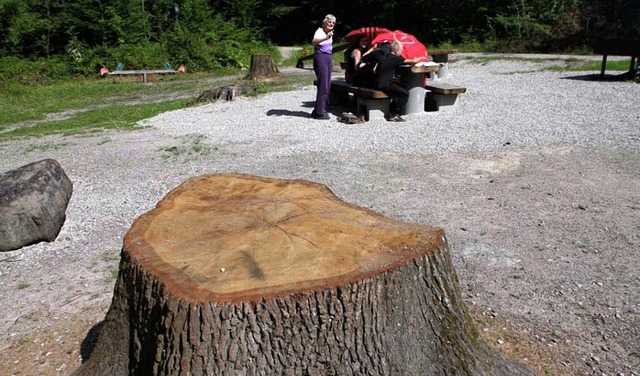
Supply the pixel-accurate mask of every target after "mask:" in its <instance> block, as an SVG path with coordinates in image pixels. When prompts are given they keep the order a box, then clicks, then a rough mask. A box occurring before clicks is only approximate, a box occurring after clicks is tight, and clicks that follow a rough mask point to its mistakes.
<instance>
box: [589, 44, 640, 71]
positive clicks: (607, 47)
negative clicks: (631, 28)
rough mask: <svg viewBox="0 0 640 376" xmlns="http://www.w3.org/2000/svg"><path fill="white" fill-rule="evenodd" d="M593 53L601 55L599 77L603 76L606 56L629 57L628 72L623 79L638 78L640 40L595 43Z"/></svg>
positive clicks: (639, 69)
mask: <svg viewBox="0 0 640 376" xmlns="http://www.w3.org/2000/svg"><path fill="white" fill-rule="evenodd" d="M593 52H594V53H595V54H597V55H602V66H601V68H600V76H601V77H602V76H604V71H605V68H606V66H607V56H609V55H615V56H630V57H631V62H630V64H629V71H628V72H627V73H625V77H626V78H629V79H633V78H634V77H635V78H636V79H638V78H640V67H639V66H638V59H639V58H640V39H609V40H603V41H600V42H598V43H596V44H595V45H594V46H593Z"/></svg>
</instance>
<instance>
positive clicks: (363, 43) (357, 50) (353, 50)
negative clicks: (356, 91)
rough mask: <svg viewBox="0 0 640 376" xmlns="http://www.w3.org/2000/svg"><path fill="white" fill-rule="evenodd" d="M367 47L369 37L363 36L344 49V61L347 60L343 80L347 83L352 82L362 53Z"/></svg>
mask: <svg viewBox="0 0 640 376" xmlns="http://www.w3.org/2000/svg"><path fill="white" fill-rule="evenodd" d="M368 48H369V38H367V37H366V36H363V37H361V38H360V39H358V40H357V41H356V42H355V43H354V44H352V45H351V46H350V47H349V48H347V49H346V50H345V51H344V61H346V62H347V68H346V69H345V72H344V80H345V81H347V82H348V83H350V84H352V83H353V76H354V75H355V73H356V71H357V70H358V69H359V66H360V62H361V60H362V55H363V54H364V53H365V52H366V51H367V49H368Z"/></svg>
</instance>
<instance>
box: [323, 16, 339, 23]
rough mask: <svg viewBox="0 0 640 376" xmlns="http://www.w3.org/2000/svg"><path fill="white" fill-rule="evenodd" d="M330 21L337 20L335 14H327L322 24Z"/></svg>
mask: <svg viewBox="0 0 640 376" xmlns="http://www.w3.org/2000/svg"><path fill="white" fill-rule="evenodd" d="M329 21H333V22H336V16H334V15H333V14H327V15H326V16H324V20H322V24H323V25H324V24H326V23H327V22H329Z"/></svg>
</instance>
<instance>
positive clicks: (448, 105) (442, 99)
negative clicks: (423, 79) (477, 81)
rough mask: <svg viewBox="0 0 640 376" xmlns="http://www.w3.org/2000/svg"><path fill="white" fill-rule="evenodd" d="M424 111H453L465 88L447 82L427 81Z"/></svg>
mask: <svg viewBox="0 0 640 376" xmlns="http://www.w3.org/2000/svg"><path fill="white" fill-rule="evenodd" d="M425 89H427V100H426V101H425V110H426V111H453V110H455V109H456V107H457V106H458V103H459V102H460V98H459V96H458V94H463V93H465V92H466V91H467V88H464V87H462V86H457V85H453V84H450V83H447V82H440V81H429V83H428V84H427V86H426V87H425Z"/></svg>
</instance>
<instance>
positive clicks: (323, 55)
mask: <svg viewBox="0 0 640 376" xmlns="http://www.w3.org/2000/svg"><path fill="white" fill-rule="evenodd" d="M335 25H336V17H335V16H334V15H333V14H327V15H326V16H325V17H324V20H322V27H320V28H318V30H316V33H315V34H314V35H313V40H312V41H311V44H313V46H314V55H313V70H314V72H316V79H317V81H318V93H317V94H316V105H315V108H314V109H313V111H312V112H311V117H312V118H314V119H321V120H327V119H329V114H327V112H326V109H327V100H328V99H329V90H330V89H331V69H332V68H333V59H332V57H331V54H332V53H333V28H334V26H335Z"/></svg>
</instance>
